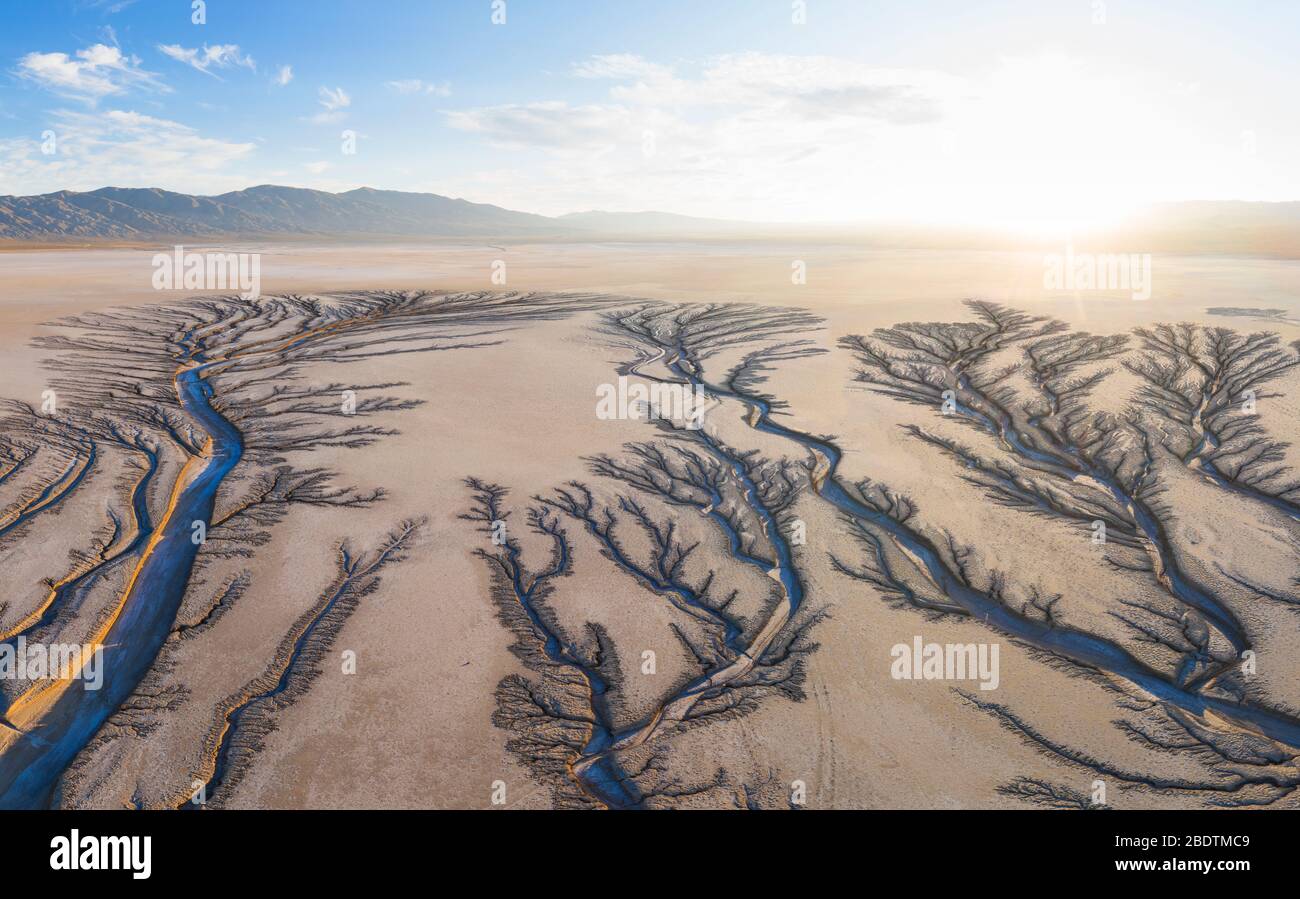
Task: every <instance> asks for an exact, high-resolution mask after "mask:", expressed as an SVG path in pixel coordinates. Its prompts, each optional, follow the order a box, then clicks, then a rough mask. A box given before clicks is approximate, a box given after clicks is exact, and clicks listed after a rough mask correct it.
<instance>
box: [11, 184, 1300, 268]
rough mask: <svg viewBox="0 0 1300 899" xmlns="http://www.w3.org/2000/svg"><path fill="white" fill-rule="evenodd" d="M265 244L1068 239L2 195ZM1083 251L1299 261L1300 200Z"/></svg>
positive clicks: (16, 207)
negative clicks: (290, 240)
mask: <svg viewBox="0 0 1300 899" xmlns="http://www.w3.org/2000/svg"><path fill="white" fill-rule="evenodd" d="M266 236H281V237H291V236H292V237H308V238H321V239H336V238H366V237H371V238H384V237H390V238H470V239H486V240H505V239H529V238H531V239H555V240H600V239H633V238H647V239H673V240H686V239H700V238H739V239H746V238H763V237H766V238H775V239H780V240H803V241H815V242H818V243H824V242H841V241H843V242H850V243H854V244H857V245H860V246H866V247H876V248H887V247H892V248H930V249H955V248H961V249H1025V248H1029V247H1031V246H1038V245H1045V244H1050V243H1053V242H1058V241H1059V239H1058V238H1048V237H1046V236H1044V237H1042V238H1040V239H1030V238H1025V237H1023V236H1022V237H1019V238H1011V237H1009V236H1007V235H997V234H994V233H985V232H977V231H973V230H970V229H967V230H959V229H952V228H922V227H917V226H886V225H874V226H867V225H857V226H854V225H834V226H831V225H826V226H818V225H776V224H755V223H749V222H729V221H723V220H719V219H705V218H694V217H691V216H684V215H674V214H671V213H666V212H578V213H571V214H569V215H562V216H555V217H552V216H545V215H535V214H533V213H528V212H516V211H514V210H511V209H503V208H502V207H500V206H492V205H489V204H486V203H471V202H469V201H468V200H461V199H452V198H450V197H443V196H439V195H438V194H429V193H408V192H403V191H395V190H375V189H374V188H369V187H360V188H357V189H356V190H349V191H345V192H343V193H328V192H326V191H320V190H309V189H306V188H298V187H282V186H277V185H272V184H263V185H259V186H257V187H250V188H248V189H246V190H238V191H232V192H230V193H224V194H219V195H217V196H210V197H208V196H192V195H190V194H182V193H174V192H172V191H167V190H160V189H158V188H123V187H104V188H100V189H99V190H92V191H86V192H77V191H70V190H61V191H58V192H57V193H51V194H41V195H39V196H29V197H20V196H0V243H3V242H10V243H19V242H31V243H65V242H66V243H73V242H75V243H94V242H101V241H155V240H163V239H169V240H170V239H182V238H183V239H209V240H212V239H234V238H255V237H266ZM1076 237H1077V238H1080V239H1079V240H1076V243H1087V242H1089V241H1091V242H1092V243H1093V244H1094V245H1096V244H1097V243H1098V242H1102V243H1103V244H1104V245H1105V246H1106V247H1107V248H1108V249H1109V250H1113V249H1114V248H1115V247H1119V248H1120V249H1124V248H1130V247H1131V248H1133V249H1132V250H1131V251H1132V252H1139V251H1140V252H1168V253H1188V254H1206V253H1219V254H1230V255H1250V256H1273V257H1284V258H1292V259H1294V258H1300V202H1284V203H1257V202H1236V201H1231V202H1229V201H1198V202H1185V203H1163V204H1158V205H1155V206H1152V207H1149V208H1147V209H1146V210H1144V211H1143V212H1142V213H1141V214H1140V215H1138V216H1136V217H1134V218H1132V219H1130V221H1129V222H1127V223H1126V224H1124V225H1122V226H1117V227H1115V228H1111V229H1107V230H1106V231H1104V232H1098V233H1097V234H1094V235H1076Z"/></svg>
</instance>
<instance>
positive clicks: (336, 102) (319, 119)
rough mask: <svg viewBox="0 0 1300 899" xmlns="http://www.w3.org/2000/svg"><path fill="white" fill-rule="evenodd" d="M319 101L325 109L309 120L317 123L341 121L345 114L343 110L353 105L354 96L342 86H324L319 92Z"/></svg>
mask: <svg viewBox="0 0 1300 899" xmlns="http://www.w3.org/2000/svg"><path fill="white" fill-rule="evenodd" d="M317 102H318V103H320V105H321V106H323V107H324V110H323V111H321V112H318V113H316V114H315V115H314V116H312V117H311V118H309V119H308V120H307V121H309V122H311V123H313V124H316V125H325V124H328V123H330V122H337V121H340V120H341V119H342V118H343V115H344V112H343V110H345V109H347V108H348V107H349V106H351V105H352V98H351V97H350V96H348V92H347V91H345V90H343V88H341V87H335V88H329V87H322V88H321V89H320V91H319V92H318V93H317Z"/></svg>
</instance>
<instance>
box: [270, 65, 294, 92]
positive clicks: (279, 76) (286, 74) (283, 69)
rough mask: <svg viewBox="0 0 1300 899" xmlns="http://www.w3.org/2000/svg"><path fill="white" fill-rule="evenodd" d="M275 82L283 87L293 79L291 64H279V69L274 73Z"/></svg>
mask: <svg viewBox="0 0 1300 899" xmlns="http://www.w3.org/2000/svg"><path fill="white" fill-rule="evenodd" d="M274 80H275V83H276V84H278V85H279V86H280V87H284V86H285V85H286V84H288V83H289V82H290V81H292V80H293V66H280V70H279V71H278V72H276V73H275V79H274Z"/></svg>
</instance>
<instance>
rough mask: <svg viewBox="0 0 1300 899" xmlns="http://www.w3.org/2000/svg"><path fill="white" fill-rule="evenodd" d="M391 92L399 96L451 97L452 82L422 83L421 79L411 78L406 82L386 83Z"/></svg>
mask: <svg viewBox="0 0 1300 899" xmlns="http://www.w3.org/2000/svg"><path fill="white" fill-rule="evenodd" d="M385 84H386V85H387V87H388V88H389V89H390V90H395V91H397V92H398V93H399V94H430V95H432V96H435V97H450V96H451V82H449V81H439V82H436V83H435V82H431V81H421V80H420V79H419V78H409V79H406V80H404V81H387V82H385Z"/></svg>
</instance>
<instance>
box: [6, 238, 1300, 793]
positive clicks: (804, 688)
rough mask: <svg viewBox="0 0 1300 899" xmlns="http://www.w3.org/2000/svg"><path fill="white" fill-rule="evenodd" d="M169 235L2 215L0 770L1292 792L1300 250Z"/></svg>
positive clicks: (806, 788)
mask: <svg viewBox="0 0 1300 899" xmlns="http://www.w3.org/2000/svg"><path fill="white" fill-rule="evenodd" d="M159 249H160V248H157V247H149V246H138V247H125V246H124V247H116V248H111V249H101V248H87V249H67V248H64V249H49V248H43V249H12V250H6V251H3V252H0V360H2V362H0V366H2V368H0V371H2V372H3V378H4V385H5V386H4V389H3V391H0V395H3V397H4V400H5V405H4V407H3V409H2V410H0V411H2V413H3V414H2V416H0V428H2V430H0V571H3V572H4V576H5V577H4V581H5V595H4V597H3V600H2V602H0V645H16V641H17V640H18V639H19V638H20V637H21V638H22V639H23V640H25V641H27V642H28V643H42V642H43V643H55V642H57V643H66V644H79V645H80V644H95V643H102V644H103V645H104V646H105V650H104V655H103V662H104V665H105V670H104V677H105V680H104V688H103V692H94V693H93V695H92V693H91V692H88V691H85V690H84V689H83V686H82V685H81V684H80V683H77V682H75V681H74V682H71V683H59V682H50V681H48V680H44V681H43V680H41V679H40V678H26V679H16V680H15V679H6V680H5V681H4V682H3V691H4V706H5V714H4V723H5V725H6V726H5V727H4V728H3V729H0V805H4V806H20V807H31V806H37V805H51V806H62V807H76V808H82V807H86V808H122V807H139V808H183V807H190V808H195V807H199V806H206V807H210V808H216V807H228V808H455V809H461V808H464V809H469V808H493V807H504V808H551V807H563V808H600V807H606V808H673V807H701V808H789V807H803V808H810V809H829V808H1000V807H1007V808H1030V807H1053V808H1087V807H1097V806H1106V807H1114V808H1168V807H1193V808H1202V807H1221V806H1246V807H1251V806H1276V807H1286V806H1289V805H1293V804H1294V803H1295V801H1296V799H1295V795H1294V794H1295V791H1296V789H1297V787H1300V687H1298V686H1297V684H1300V678H1298V677H1297V675H1300V639H1298V637H1297V618H1296V610H1297V607H1300V561H1298V560H1300V455H1297V449H1296V447H1295V445H1294V444H1295V441H1296V439H1297V437H1300V365H1298V364H1297V358H1298V354H1300V349H1298V348H1297V341H1300V298H1298V297H1297V291H1296V285H1297V284H1300V263H1297V262H1296V261H1294V260H1290V259H1245V258H1234V257H1210V256H1204V257H1194V256H1172V255H1170V256H1156V257H1155V258H1154V260H1153V265H1152V291H1151V296H1150V297H1149V298H1147V299H1142V300H1135V299H1133V298H1132V296H1131V295H1129V293H1128V292H1126V291H1106V290H1077V291H1063V290H1054V289H1049V288H1046V287H1044V260H1043V256H1042V254H1041V253H1022V254H1018V253H1010V252H991V251H974V250H968V251H938V250H934V251H930V250H883V249H863V248H861V247H856V246H853V245H851V244H843V245H833V244H819V245H817V246H807V245H798V244H789V245H786V244H780V243H773V242H758V241H755V242H744V243H741V242H735V243H727V242H697V243H659V242H646V243H618V242H611V243H607V244H578V243H521V244H517V245H515V244H511V245H505V246H486V245H479V244H468V243H436V242H433V243H423V244H417V243H408V244H393V245H384V244H378V243H370V244H356V245H312V244H310V243H307V242H301V243H289V242H286V243H285V244H283V245H277V246H274V247H269V246H261V247H258V248H257V251H259V252H261V254H262V257H261V274H262V283H261V290H260V294H261V295H260V296H259V297H258V298H256V299H244V298H241V297H238V296H236V295H235V294H233V293H225V294H220V295H212V294H206V293H203V292H195V291H189V292H187V291H156V290H154V289H153V288H152V286H151V282H150V274H151V268H150V259H151V257H152V256H153V254H154V253H155V252H157V251H158V250H159ZM192 249H195V250H198V251H202V250H203V249H204V248H203V247H201V246H195V247H193V248H192ZM222 249H224V250H225V251H227V252H235V251H239V250H240V249H241V248H239V247H237V246H225V247H223V248H222ZM244 249H248V248H244ZM499 262H504V266H499V265H496V263H499ZM796 271H798V272H800V273H801V274H802V277H793V276H792V272H796ZM498 272H501V273H503V277H502V276H498V277H497V279H496V280H494V277H493V276H494V273H498ZM620 379H623V382H622V383H623V384H624V385H625V386H626V385H640V386H641V387H643V388H644V389H645V390H646V391H647V395H648V391H649V390H650V388H651V387H652V386H654V387H658V388H661V389H663V390H664V391H665V392H664V393H662V394H659V396H660V397H670V396H676V394H673V393H671V390H676V389H682V390H684V391H687V392H688V393H689V394H690V395H691V396H700V397H703V398H704V403H703V409H702V410H695V409H692V408H688V407H684V408H679V409H678V410H676V412H677V414H669V415H658V416H657V415H656V413H657V412H662V411H663V410H653V409H648V408H645V409H640V410H639V413H640V414H626V415H622V414H620V415H615V416H609V415H602V414H600V413H599V408H598V398H599V397H600V395H601V392H602V390H606V391H607V390H609V389H611V388H616V387H617V385H618V384H619V383H620ZM51 398H52V399H53V402H54V405H53V406H52V407H49V408H47V406H46V403H47V401H48V400H49V399H51ZM621 411H622V412H628V411H629V410H628V409H627V408H626V407H624V408H623V409H622V410H621ZM631 411H632V412H637V411H638V409H637V404H636V403H633V404H632V409H631ZM696 413H698V414H696ZM191 538H193V539H191ZM186 544H188V548H187V547H186ZM932 644H937V645H938V646H939V648H940V650H939V651H940V653H943V652H944V651H945V648H947V658H942V657H941V658H940V661H939V664H938V666H937V667H936V668H934V669H931V668H929V667H927V666H926V663H925V660H924V659H922V658H918V659H915V660H913V659H912V658H911V653H912V652H913V648H914V647H916V648H923V647H928V646H930V645H932ZM900 647H901V648H902V649H900ZM954 647H955V648H956V649H955V650H954V649H953V648H954ZM967 649H969V651H970V654H969V655H966V654H965V653H966V651H967ZM922 654H923V655H926V656H927V657H928V650H924V649H923V652H922ZM954 656H958V657H960V659H961V660H962V661H963V662H964V661H966V660H979V661H978V662H976V661H972V666H971V668H970V669H969V670H964V674H961V676H955V675H956V674H958V672H956V671H954V668H953V664H952V663H953V661H954ZM945 663H946V664H945Z"/></svg>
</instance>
